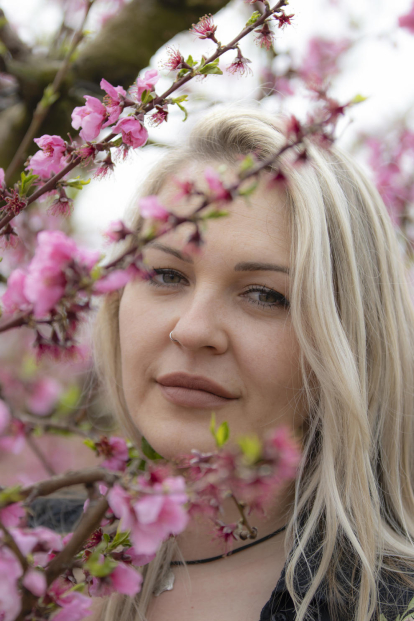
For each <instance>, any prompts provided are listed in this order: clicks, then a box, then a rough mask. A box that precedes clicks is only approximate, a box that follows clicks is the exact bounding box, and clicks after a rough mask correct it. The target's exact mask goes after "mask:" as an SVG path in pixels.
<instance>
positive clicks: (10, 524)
mask: <svg viewBox="0 0 414 621" xmlns="http://www.w3.org/2000/svg"><path fill="white" fill-rule="evenodd" d="M25 516H26V511H25V510H24V509H23V506H22V504H21V502H14V503H13V504H12V505H8V506H7V507H4V509H0V520H1V521H2V522H3V524H4V526H6V527H7V528H14V527H17V526H19V524H20V522H21V520H22V519H23V518H24V517H25Z"/></svg>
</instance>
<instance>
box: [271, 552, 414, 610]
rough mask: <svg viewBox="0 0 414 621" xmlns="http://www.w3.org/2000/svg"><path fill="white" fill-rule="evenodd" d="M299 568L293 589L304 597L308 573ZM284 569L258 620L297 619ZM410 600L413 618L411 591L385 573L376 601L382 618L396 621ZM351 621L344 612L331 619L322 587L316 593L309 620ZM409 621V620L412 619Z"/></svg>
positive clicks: (413, 605)
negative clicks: (295, 588) (295, 587)
mask: <svg viewBox="0 0 414 621" xmlns="http://www.w3.org/2000/svg"><path fill="white" fill-rule="evenodd" d="M311 564H312V562H311V563H310V565H311ZM299 567H300V569H299V571H298V574H297V581H296V586H297V590H298V593H299V594H300V595H301V596H302V597H303V596H304V595H305V593H306V591H307V589H308V586H309V576H310V574H309V571H308V570H304V569H303V565H302V567H301V566H300V563H299ZM285 569H286V565H285V567H284V568H283V571H282V575H281V576H280V578H279V580H278V583H277V584H276V587H275V589H274V590H273V592H272V594H271V596H270V599H269V601H268V602H266V604H265V605H264V607H263V608H262V612H261V614H260V620H259V621H294V619H295V618H296V617H295V607H294V605H293V600H292V598H291V596H290V594H289V592H288V590H287V588H286V583H285ZM411 600H413V602H412V604H411V605H412V607H410V609H409V611H408V612H410V613H412V614H413V615H414V589H410V588H409V587H407V586H405V585H403V584H402V583H401V581H400V580H399V579H398V577H395V574H394V575H393V576H392V575H391V574H388V575H387V577H384V579H383V584H381V585H380V587H379V592H378V601H379V606H380V613H381V614H383V615H384V616H385V619H386V621H396V618H397V616H398V615H401V614H402V613H405V612H406V611H407V607H408V605H409V604H410V602H411ZM354 618H355V617H354V615H353V614H352V612H349V614H347V613H346V612H343V613H340V616H335V617H333V616H331V614H330V611H329V606H328V599H327V596H326V594H325V592H324V590H323V587H322V588H320V589H319V590H318V591H317V592H316V594H315V597H314V599H313V600H312V603H311V605H310V607H309V609H308V614H307V616H306V619H309V621H311V620H312V621H353V620H354ZM413 618H414V616H413ZM381 621H382V620H381ZM408 621H411V618H410V619H409V620H408Z"/></svg>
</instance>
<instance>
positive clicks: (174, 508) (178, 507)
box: [108, 476, 189, 554]
mask: <svg viewBox="0 0 414 621" xmlns="http://www.w3.org/2000/svg"><path fill="white" fill-rule="evenodd" d="M139 482H140V483H141V484H142V485H143V486H145V487H147V488H148V489H149V491H152V492H156V491H158V492H159V494H157V495H155V494H153V493H151V494H148V495H145V494H143V495H141V496H140V497H138V498H133V497H132V496H131V495H130V494H129V493H128V492H126V491H125V490H124V489H123V488H122V487H121V486H120V485H114V487H113V488H112V489H111V490H110V491H109V493H108V502H109V506H110V507H111V509H112V511H113V512H114V514H115V516H116V517H118V518H120V520H121V525H120V527H121V529H122V530H130V531H131V541H132V544H133V547H134V551H135V552H136V553H137V554H154V553H155V552H156V551H157V550H158V548H159V546H160V544H161V543H162V541H164V540H165V539H166V538H167V537H168V536H169V535H171V534H172V535H178V534H179V533H181V532H182V531H183V530H184V529H185V528H186V526H187V524H188V520H189V517H188V515H187V512H186V510H185V509H184V508H183V505H184V504H185V503H186V502H187V500H188V498H187V494H186V492H185V480H184V478H183V477H180V476H179V477H166V478H165V479H164V481H163V483H155V484H153V485H151V486H150V485H149V484H148V483H147V482H146V480H145V478H144V477H139ZM168 492H171V493H168Z"/></svg>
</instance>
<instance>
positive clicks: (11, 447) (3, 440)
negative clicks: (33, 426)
mask: <svg viewBox="0 0 414 621" xmlns="http://www.w3.org/2000/svg"><path fill="white" fill-rule="evenodd" d="M25 429H26V428H25V425H24V423H22V422H21V421H19V420H12V422H11V423H10V428H9V435H7V436H6V435H5V436H2V437H0V452H1V451H5V452H6V453H13V454H14V455H18V454H19V453H20V452H21V451H22V450H23V448H24V446H25V443H26V435H25Z"/></svg>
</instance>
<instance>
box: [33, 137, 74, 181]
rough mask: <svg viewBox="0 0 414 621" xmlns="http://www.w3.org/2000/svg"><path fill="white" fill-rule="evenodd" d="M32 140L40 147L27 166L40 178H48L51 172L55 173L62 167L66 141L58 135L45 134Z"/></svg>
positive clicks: (64, 162)
mask: <svg viewBox="0 0 414 621" xmlns="http://www.w3.org/2000/svg"><path fill="white" fill-rule="evenodd" d="M34 142H35V143H36V144H37V145H38V146H39V147H40V148H41V151H38V152H37V153H35V154H34V155H33V157H32V158H31V159H30V162H29V165H28V166H27V168H30V169H31V170H32V171H33V173H34V174H35V175H39V177H40V178H41V179H48V178H49V177H50V175H51V174H52V173H53V174H54V175H56V174H57V173H58V172H60V171H61V170H62V168H64V166H65V164H66V161H65V157H64V155H65V153H66V143H65V141H64V140H63V139H62V138H61V137H60V136H49V135H48V134H45V135H44V136H42V137H41V138H35V139H34Z"/></svg>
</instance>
